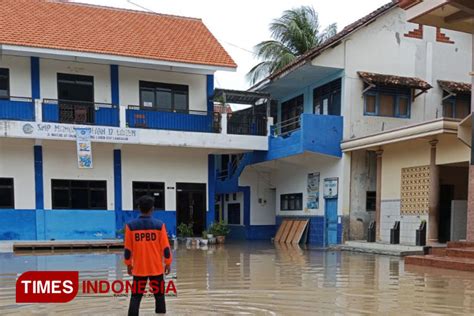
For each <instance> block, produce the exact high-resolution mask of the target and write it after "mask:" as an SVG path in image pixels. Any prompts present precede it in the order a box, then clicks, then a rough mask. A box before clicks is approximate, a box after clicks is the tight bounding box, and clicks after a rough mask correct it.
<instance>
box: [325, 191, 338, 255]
mask: <svg viewBox="0 0 474 316" xmlns="http://www.w3.org/2000/svg"><path fill="white" fill-rule="evenodd" d="M328 201H335V202H336V243H335V245H337V237H338V236H337V228H338V227H337V226H338V225H339V215H338V214H337V207H338V202H339V201H338V198H337V197H331V198H324V247H328V246H329V243H328V233H329V230H328V216H327V214H328V208H327V205H328V203H327V202H328Z"/></svg>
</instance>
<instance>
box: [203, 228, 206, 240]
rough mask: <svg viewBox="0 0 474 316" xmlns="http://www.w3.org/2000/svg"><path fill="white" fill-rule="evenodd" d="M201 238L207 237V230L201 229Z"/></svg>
mask: <svg viewBox="0 0 474 316" xmlns="http://www.w3.org/2000/svg"><path fill="white" fill-rule="evenodd" d="M202 239H207V230H203V231H202Z"/></svg>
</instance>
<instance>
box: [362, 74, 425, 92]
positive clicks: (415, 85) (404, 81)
mask: <svg viewBox="0 0 474 316" xmlns="http://www.w3.org/2000/svg"><path fill="white" fill-rule="evenodd" d="M357 74H358V75H359V77H361V78H362V80H364V82H365V83H368V84H373V85H384V86H391V87H406V88H411V89H420V90H429V89H431V88H432V86H431V85H430V84H429V83H428V82H426V81H424V80H421V79H420V78H415V77H401V76H394V75H384V74H377V73H373V72H364V71H358V72H357Z"/></svg>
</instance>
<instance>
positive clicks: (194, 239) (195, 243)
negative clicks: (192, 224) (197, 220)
mask: <svg viewBox="0 0 474 316" xmlns="http://www.w3.org/2000/svg"><path fill="white" fill-rule="evenodd" d="M191 245H192V246H193V247H196V246H197V245H199V240H198V239H196V238H192V239H191Z"/></svg>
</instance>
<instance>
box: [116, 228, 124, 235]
mask: <svg viewBox="0 0 474 316" xmlns="http://www.w3.org/2000/svg"><path fill="white" fill-rule="evenodd" d="M115 233H117V235H123V234H124V233H125V231H124V229H123V228H122V229H117V230H116V231H115Z"/></svg>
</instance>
